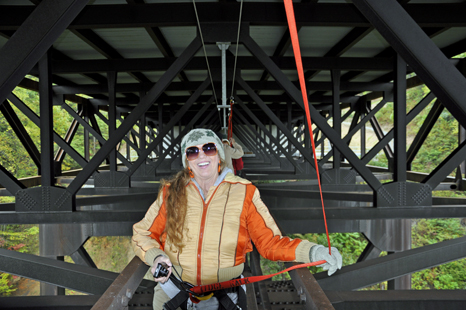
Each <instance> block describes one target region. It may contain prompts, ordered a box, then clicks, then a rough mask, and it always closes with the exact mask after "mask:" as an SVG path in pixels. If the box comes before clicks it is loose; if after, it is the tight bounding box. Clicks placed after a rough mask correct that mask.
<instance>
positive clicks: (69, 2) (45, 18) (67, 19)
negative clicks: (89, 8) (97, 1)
mask: <svg viewBox="0 0 466 310" xmlns="http://www.w3.org/2000/svg"><path fill="white" fill-rule="evenodd" d="M87 3H88V1H87V0H63V1H61V0H44V1H42V2H41V3H40V5H38V6H37V7H36V8H35V9H34V10H33V11H32V12H31V13H30V14H28V17H27V18H25V19H24V20H22V22H21V26H20V27H19V28H18V29H17V30H16V32H15V35H14V36H12V37H11V38H10V39H9V40H8V41H7V43H6V44H5V45H4V46H3V47H2V49H1V50H0V59H1V60H2V61H1V62H0V72H2V74H1V76H0V102H3V101H4V100H5V99H6V97H7V96H8V94H10V93H11V92H12V91H13V89H14V88H15V87H16V86H17V85H18V84H19V83H20V82H21V80H22V79H23V78H24V76H25V75H26V74H28V72H29V71H30V70H31V69H32V67H34V65H35V64H36V63H37V62H38V61H39V59H41V58H42V56H43V55H44V54H45V53H46V52H47V50H48V49H49V48H50V47H51V46H52V44H53V43H54V42H55V41H56V40H57V39H58V37H59V36H60V34H61V33H62V32H63V31H64V30H65V29H66V28H67V27H68V26H69V25H70V23H71V22H72V21H73V19H74V18H75V17H76V16H77V15H78V14H79V12H80V11H81V10H82V9H83V8H84V7H85V6H86V4H87ZM3 8H4V7H3ZM3 8H2V11H3Z"/></svg>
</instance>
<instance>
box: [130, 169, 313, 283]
mask: <svg viewBox="0 0 466 310" xmlns="http://www.w3.org/2000/svg"><path fill="white" fill-rule="evenodd" d="M164 192H165V191H164ZM187 195H188V208H187V214H186V220H185V227H184V232H183V235H184V236H183V238H184V239H183V240H184V241H183V243H184V244H185V247H184V248H183V250H182V252H181V253H180V251H178V250H177V249H172V248H171V247H170V240H169V239H168V238H167V237H166V233H165V232H164V229H165V222H166V209H165V202H164V200H163V197H164V195H159V198H158V199H157V200H156V201H155V202H154V203H153V204H152V205H151V206H150V208H149V210H148V211H147V213H146V215H145V217H144V218H143V219H142V221H140V222H138V223H136V224H135V225H134V226H133V238H132V245H133V249H134V251H135V253H136V255H138V256H139V257H140V258H141V259H142V260H143V261H144V262H145V263H146V264H148V265H150V266H152V263H153V261H154V259H155V257H156V256H158V255H160V254H163V255H166V256H168V258H169V259H170V261H171V262H172V264H173V266H174V268H176V269H177V271H178V272H179V273H180V274H181V277H182V279H183V280H184V281H187V282H189V283H192V284H194V285H205V284H212V283H217V282H222V281H227V280H230V279H233V278H236V277H238V276H240V275H241V273H242V272H243V267H244V262H245V258H246V253H248V252H251V251H252V244H251V242H253V243H254V245H255V246H256V248H257V250H258V251H259V253H260V254H261V255H262V256H263V257H265V258H267V259H269V260H273V261H296V262H303V263H308V262H309V250H310V248H311V247H312V246H313V245H315V244H314V243H311V242H309V241H306V240H301V239H291V238H288V237H285V236H282V234H281V232H280V230H279V229H278V227H277V225H276V223H275V221H274V220H273V218H272V216H271V214H270V213H269V210H268V208H267V207H266V206H265V204H264V203H263V202H262V200H261V198H260V195H259V191H258V189H257V188H256V187H255V186H254V185H253V184H251V182H249V181H248V180H245V179H242V178H240V177H237V176H235V175H233V174H232V173H227V174H226V176H225V178H224V179H223V181H222V182H221V183H220V184H219V185H217V186H212V187H211V188H210V190H209V192H208V193H206V195H205V200H204V199H203V198H202V195H201V193H200V192H199V189H198V187H197V186H196V184H195V183H194V182H193V181H191V182H189V183H188V185H187Z"/></svg>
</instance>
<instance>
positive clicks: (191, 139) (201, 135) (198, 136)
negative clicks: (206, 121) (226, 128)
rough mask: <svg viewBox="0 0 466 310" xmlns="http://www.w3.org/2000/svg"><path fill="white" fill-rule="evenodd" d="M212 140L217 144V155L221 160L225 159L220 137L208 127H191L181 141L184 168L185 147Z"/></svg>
mask: <svg viewBox="0 0 466 310" xmlns="http://www.w3.org/2000/svg"><path fill="white" fill-rule="evenodd" d="M209 142H214V143H215V145H216V146H217V150H218V155H219V156H220V158H221V159H222V160H225V151H224V150H223V144H222V141H220V138H219V137H218V136H217V135H216V134H215V132H213V131H212V130H210V129H193V130H191V131H190V132H188V133H187V134H186V136H184V137H183V140H182V141H181V161H182V162H183V167H185V168H186V153H185V151H186V148H188V147H190V146H194V145H199V144H206V143H209Z"/></svg>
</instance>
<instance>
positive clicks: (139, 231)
mask: <svg viewBox="0 0 466 310" xmlns="http://www.w3.org/2000/svg"><path fill="white" fill-rule="evenodd" d="M163 197H165V188H164V190H163V195H159V197H158V198H157V200H156V201H155V202H154V203H153V204H152V205H151V206H150V207H149V210H147V212H146V215H145V216H144V218H143V219H142V220H141V221H140V222H138V223H136V224H134V225H133V237H132V239H131V244H132V247H133V250H134V253H135V254H136V255H137V256H139V258H141V260H142V261H144V262H146V264H148V265H151V264H152V260H153V258H152V256H153V255H149V256H150V258H151V259H149V258H148V257H146V254H147V252H148V251H150V250H153V249H155V250H156V251H152V252H153V254H156V252H160V253H163V248H164V245H165V233H164V230H165V223H166V209H165V202H164V199H163Z"/></svg>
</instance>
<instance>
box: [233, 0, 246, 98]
mask: <svg viewBox="0 0 466 310" xmlns="http://www.w3.org/2000/svg"><path fill="white" fill-rule="evenodd" d="M242 15H243V0H241V5H240V8H239V21H238V34H237V36H236V53H235V65H234V66H233V81H232V82H231V96H230V99H233V90H234V88H235V76H236V62H237V59H238V45H239V33H240V29H241V17H242Z"/></svg>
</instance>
